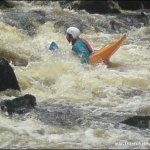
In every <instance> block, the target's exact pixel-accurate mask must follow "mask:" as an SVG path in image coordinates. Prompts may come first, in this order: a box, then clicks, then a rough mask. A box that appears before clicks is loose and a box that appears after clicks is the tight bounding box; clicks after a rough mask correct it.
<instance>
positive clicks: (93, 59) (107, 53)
mask: <svg viewBox="0 0 150 150" xmlns="http://www.w3.org/2000/svg"><path fill="white" fill-rule="evenodd" d="M126 37H127V34H126V33H124V34H123V35H122V36H121V37H119V38H118V39H116V41H114V42H113V43H110V44H108V45H106V46H105V47H103V48H100V49H99V50H98V51H97V52H95V53H93V54H92V55H91V56H90V57H89V63H90V64H91V65H95V64H97V63H99V62H101V61H103V62H104V63H106V64H107V63H108V62H109V59H110V57H111V56H112V55H113V54H114V53H115V52H116V51H117V50H118V49H119V47H120V46H121V44H122V43H123V41H124V40H125V39H126Z"/></svg>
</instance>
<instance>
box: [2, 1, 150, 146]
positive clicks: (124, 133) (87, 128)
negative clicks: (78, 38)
mask: <svg viewBox="0 0 150 150" xmlns="http://www.w3.org/2000/svg"><path fill="white" fill-rule="evenodd" d="M29 12H32V15H31V16H30V13H29ZM33 12H34V13H35V12H36V13H37V14H39V15H40V16H41V18H43V17H45V18H46V19H45V20H43V22H42V20H41V19H40V21H37V20H34V19H36V17H38V16H37V14H35V15H34V13H33ZM43 12H44V13H43ZM147 14H148V15H149V13H147ZM0 16H1V19H0V51H1V52H0V53H1V56H5V57H6V58H8V59H10V60H12V61H11V63H10V64H11V66H12V67H13V68H14V72H15V74H16V76H17V79H18V82H19V85H20V87H21V90H22V91H21V93H14V91H13V90H7V91H4V92H0V97H1V100H3V99H12V98H15V97H17V96H20V95H24V94H27V93H28V94H32V95H34V96H36V99H37V103H38V105H39V107H40V108H41V109H43V111H41V113H40V112H39V114H38V116H36V115H37V114H35V113H34V112H33V114H25V115H24V116H18V115H14V116H13V117H12V118H11V119H10V118H9V117H8V116H7V115H6V114H3V113H1V114H0V148H19V149H20V148H89V149H91V148H150V136H149V133H150V130H149V129H145V130H141V129H138V128H135V127H130V126H126V125H123V124H121V123H119V122H121V121H122V120H123V119H125V118H126V117H127V116H132V115H149V113H150V103H149V102H150V27H149V26H147V27H145V26H141V27H140V28H136V27H132V28H130V29H128V31H127V32H128V37H127V39H126V41H125V42H124V43H123V45H122V46H121V47H120V49H119V50H118V51H117V52H116V53H115V54H114V55H113V56H112V58H111V62H112V63H111V64H110V66H106V65H104V64H103V63H101V64H99V65H97V66H95V67H93V66H90V65H82V64H80V59H79V58H78V57H76V56H74V55H73V53H72V51H71V45H70V44H69V43H68V42H67V40H66V38H65V25H72V22H71V19H72V20H76V23H78V26H81V27H82V28H83V29H82V30H83V31H84V32H83V34H82V36H85V37H86V38H87V39H88V40H89V42H90V43H91V45H92V47H93V48H94V49H95V50H97V49H99V48H100V47H103V46H104V45H106V44H108V43H110V42H112V41H114V40H115V39H116V38H118V37H119V36H120V35H121V34H122V33H123V32H122V33H119V32H118V33H117V32H114V33H113V32H110V33H109V32H106V31H107V28H106V29H105V30H101V29H99V30H98V31H96V30H95V29H94V26H96V23H98V22H99V20H102V21H103V22H107V21H109V19H111V18H113V17H114V16H113V15H110V16H109V15H107V16H105V15H99V14H88V13H87V12H75V11H73V10H68V9H64V10H63V9H61V8H60V7H58V6H57V5H54V6H40V5H32V4H28V3H26V2H22V3H21V4H20V5H17V6H16V8H13V9H5V10H1V11H0ZM30 19H31V21H32V26H31V25H29V24H28V22H27V21H30ZM87 20H88V21H87ZM64 21H66V22H64ZM69 21H70V22H71V23H70V22H69ZM56 22H57V23H56ZM92 22H93V26H91V24H92ZM65 23H66V24H65ZM99 26H100V25H99ZM52 41H55V42H57V43H58V45H59V48H60V49H59V50H58V51H54V52H51V51H49V50H48V49H49V45H50V43H51V42H52ZM44 109H46V110H48V111H47V112H44Z"/></svg>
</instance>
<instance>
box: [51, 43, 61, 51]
mask: <svg viewBox="0 0 150 150" xmlns="http://www.w3.org/2000/svg"><path fill="white" fill-rule="evenodd" d="M58 49H59V47H58V45H57V44H56V42H52V43H51V44H50V46H49V50H51V51H54V50H58Z"/></svg>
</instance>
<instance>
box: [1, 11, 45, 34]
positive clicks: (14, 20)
mask: <svg viewBox="0 0 150 150" xmlns="http://www.w3.org/2000/svg"><path fill="white" fill-rule="evenodd" d="M12 14H13V15H12ZM3 17H4V22H5V23H7V24H9V25H11V26H16V27H17V28H19V29H23V30H24V31H25V32H26V33H27V34H28V35H30V36H33V35H35V34H36V29H37V28H38V27H39V26H40V25H42V24H44V23H45V21H46V17H45V13H44V11H41V10H35V11H33V10H32V11H29V12H26V11H23V10H19V9H18V10H16V9H11V10H9V11H6V12H5V14H4V16H3Z"/></svg>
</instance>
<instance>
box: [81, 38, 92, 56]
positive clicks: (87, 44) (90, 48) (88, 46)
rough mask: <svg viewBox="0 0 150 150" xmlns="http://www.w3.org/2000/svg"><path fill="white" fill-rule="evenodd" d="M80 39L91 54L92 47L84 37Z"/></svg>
mask: <svg viewBox="0 0 150 150" xmlns="http://www.w3.org/2000/svg"><path fill="white" fill-rule="evenodd" d="M81 40H82V41H83V42H84V43H85V45H86V47H87V49H88V51H89V53H90V54H91V53H92V52H93V49H92V47H91V45H90V44H89V42H88V41H87V40H86V39H84V38H81Z"/></svg>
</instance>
